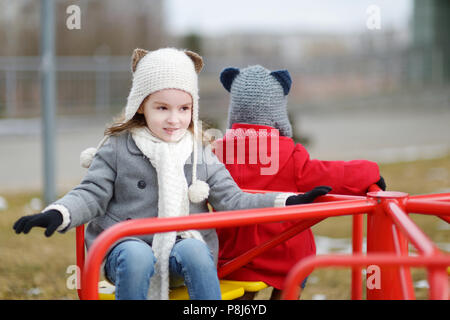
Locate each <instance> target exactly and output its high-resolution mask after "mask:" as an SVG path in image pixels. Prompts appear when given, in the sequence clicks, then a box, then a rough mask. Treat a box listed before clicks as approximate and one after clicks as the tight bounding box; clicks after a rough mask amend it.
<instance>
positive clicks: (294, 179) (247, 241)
mask: <svg viewBox="0 0 450 320" xmlns="http://www.w3.org/2000/svg"><path fill="white" fill-rule="evenodd" d="M238 129H240V130H238ZM248 129H253V130H255V131H254V133H255V137H254V138H249V133H251V131H248ZM239 132H241V137H236V135H239V134H237V133H239ZM243 132H246V133H245V134H242V133H243ZM265 133H271V134H275V135H276V136H278V130H277V129H274V128H272V127H269V126H262V125H250V124H234V125H233V126H232V129H231V130H228V131H227V134H226V135H225V137H224V138H223V139H221V140H218V141H216V143H215V153H216V155H217V156H218V158H219V159H220V160H221V161H222V162H224V163H225V166H226V168H227V169H228V170H229V171H230V173H231V175H232V177H233V178H234V180H235V181H236V183H237V184H238V185H239V187H241V188H242V189H259V190H276V191H287V192H306V191H308V190H311V189H313V188H314V187H316V186H319V185H328V186H331V187H332V188H333V190H332V191H331V192H330V193H336V194H347V195H364V194H365V193H366V191H367V189H368V187H369V186H370V185H372V184H373V183H375V182H377V181H378V180H379V179H380V175H379V170H378V165H377V164H376V163H374V162H371V161H367V160H352V161H320V160H313V159H310V157H309V154H308V151H307V150H306V149H305V147H303V146H302V145H301V144H295V143H294V141H293V140H292V139H291V138H288V137H283V136H280V137H279V148H278V149H279V158H278V159H279V160H278V163H279V166H278V170H277V172H276V173H275V174H272V175H262V174H261V168H268V167H270V166H271V164H270V163H268V162H267V161H265V162H264V161H262V162H263V163H266V164H265V165H262V164H261V163H260V162H259V158H258V161H257V163H256V164H249V159H250V158H249V149H250V148H249V139H258V143H259V141H260V139H261V137H264V136H265ZM230 139H235V140H234V161H233V160H231V159H233V157H230V158H229V159H227V149H226V143H227V141H228V142H229V141H230ZM243 139H245V143H246V144H245V153H246V154H245V156H246V157H245V162H244V161H242V160H243V159H242V155H241V161H240V162H239V163H243V164H238V161H237V160H238V154H237V148H238V145H239V141H240V142H241V143H242V142H244V141H243ZM264 139H266V140H265V141H266V142H267V146H268V147H267V149H268V150H269V151H268V154H269V155H268V157H269V158H272V159H274V156H272V155H271V151H270V150H271V147H270V146H271V140H270V139H272V138H270V137H268V138H266V137H265V138H264ZM252 143H253V145H257V144H256V143H254V141H253V142H252ZM241 149H242V148H241ZM258 150H259V149H258ZM253 163H254V162H253ZM296 223H298V221H289V222H277V223H266V224H260V225H250V226H242V227H233V228H222V229H217V233H218V236H219V246H220V247H219V267H220V266H221V265H223V264H224V263H226V262H228V261H230V260H231V259H233V258H235V257H237V256H239V255H241V254H243V253H244V252H246V251H247V250H249V249H251V248H253V247H255V246H257V245H259V244H261V243H263V242H265V241H266V240H268V239H271V238H273V237H274V236H276V235H278V234H280V233H281V232H283V231H284V230H286V229H287V228H289V227H290V226H292V225H294V224H296ZM315 253H316V245H315V243H314V236H313V234H312V232H311V229H307V230H305V231H303V232H301V233H300V234H298V235H296V236H294V237H293V238H291V239H289V240H287V241H286V242H284V243H281V244H280V245H278V246H277V247H275V248H272V249H271V250H269V251H267V252H265V253H263V254H262V255H260V256H258V257H256V258H254V259H253V260H252V261H250V262H249V263H248V264H247V265H245V266H243V267H241V268H240V269H238V270H236V271H234V272H233V273H231V274H229V275H228V276H226V278H227V279H232V280H245V281H264V282H265V283H267V284H268V285H270V286H273V287H275V288H277V289H281V288H282V284H283V281H284V278H285V276H286V274H287V273H288V272H289V270H290V269H291V268H292V267H293V266H294V265H295V264H296V263H297V262H298V261H299V260H301V259H303V258H305V257H307V256H310V255H315Z"/></svg>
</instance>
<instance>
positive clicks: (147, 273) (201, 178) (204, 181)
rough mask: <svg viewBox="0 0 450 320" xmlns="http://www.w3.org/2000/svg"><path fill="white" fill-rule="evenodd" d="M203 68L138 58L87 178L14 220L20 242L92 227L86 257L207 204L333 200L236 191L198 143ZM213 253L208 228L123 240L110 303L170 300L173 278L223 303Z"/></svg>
mask: <svg viewBox="0 0 450 320" xmlns="http://www.w3.org/2000/svg"><path fill="white" fill-rule="evenodd" d="M202 66H203V61H202V58H201V57H200V56H199V55H197V54H196V53H194V52H191V51H181V50H177V49H173V48H165V49H159V50H156V51H153V52H148V51H146V50H142V49H136V50H135V51H134V52H133V56H132V72H133V85H132V88H131V91H130V94H129V96H128V100H127V106H126V108H125V110H124V114H123V117H122V119H121V120H120V121H118V122H116V123H115V124H114V125H112V126H111V127H110V128H108V129H107V130H106V132H105V133H106V134H105V138H104V139H103V140H102V142H101V143H100V145H99V147H98V148H97V149H94V148H90V149H87V150H85V151H84V152H83V153H82V156H81V162H82V165H83V166H85V167H88V168H89V170H88V172H87V174H86V176H85V177H84V179H83V180H82V182H81V183H80V184H79V185H78V186H77V187H75V188H74V189H73V190H71V191H70V192H69V193H67V194H66V195H65V196H64V197H62V198H61V199H59V200H57V201H56V202H55V203H53V204H51V205H50V206H48V207H47V208H45V209H44V210H43V212H42V213H39V214H35V215H31V216H25V217H22V218H20V219H19V220H18V221H17V222H16V223H15V224H14V229H15V230H16V233H20V232H24V233H28V232H29V230H30V229H31V228H32V227H34V226H39V227H44V228H46V231H45V234H46V236H50V235H51V234H53V232H54V231H55V230H57V231H59V232H66V231H67V230H69V229H71V228H74V227H76V226H79V225H82V224H85V223H88V226H87V228H86V236H85V238H86V246H87V248H88V249H89V247H90V246H91V244H92V242H93V241H94V240H95V238H96V237H97V236H98V235H99V234H100V233H101V232H102V231H104V230H105V229H107V228H109V227H110V226H112V225H114V224H116V223H118V222H121V221H125V220H128V219H139V218H148V217H160V218H164V217H178V216H186V215H191V214H196V213H204V212H208V207H207V202H209V203H210V204H211V205H212V206H213V208H214V209H215V210H216V211H222V210H239V209H248V208H262V207H275V206H284V205H286V204H289V205H290V204H301V203H309V202H312V201H313V200H314V199H315V198H316V197H318V196H320V195H323V194H326V193H327V192H328V191H330V188H329V187H318V188H315V189H314V190H312V191H310V192H307V193H305V194H303V195H293V194H284V193H268V194H249V193H244V192H242V191H241V190H240V189H239V187H238V186H237V185H236V183H235V182H234V181H233V179H232V177H231V176H230V174H229V172H228V171H227V170H226V168H225V167H224V165H223V164H222V163H221V162H220V161H219V160H218V159H217V158H216V156H215V155H214V154H213V153H212V152H211V150H210V148H208V147H205V146H202V144H201V143H197V137H198V136H199V135H200V134H199V132H197V131H198V128H197V121H198V80H197V73H199V72H200V70H201V69H202ZM188 186H189V187H188ZM217 254H218V240H217V235H216V232H215V230H214V229H209V230H188V231H183V232H167V233H161V234H155V235H146V236H136V237H131V238H125V239H121V240H120V241H118V242H117V243H115V244H114V245H113V247H112V248H111V249H110V250H109V252H108V254H107V256H106V259H105V275H106V277H107V278H108V279H109V280H110V281H111V282H113V283H114V284H115V285H116V299H146V298H147V297H149V298H151V299H168V296H169V274H170V276H171V280H172V279H176V278H180V279H183V280H184V282H185V284H186V286H187V288H188V292H189V296H190V298H191V299H221V294H220V286H219V280H218V278H217V270H216V264H217ZM150 280H151V281H150Z"/></svg>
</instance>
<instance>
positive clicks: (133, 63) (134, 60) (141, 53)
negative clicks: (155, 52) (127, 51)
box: [131, 48, 148, 72]
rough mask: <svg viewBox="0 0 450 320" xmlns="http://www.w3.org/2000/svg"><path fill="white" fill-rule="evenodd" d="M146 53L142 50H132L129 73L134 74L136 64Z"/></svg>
mask: <svg viewBox="0 0 450 320" xmlns="http://www.w3.org/2000/svg"><path fill="white" fill-rule="evenodd" d="M147 53H148V51H147V50H144V49H139V48H137V49H134V51H133V55H132V56H131V71H133V72H135V71H136V68H137V64H138V62H139V61H140V60H141V59H142V57H144V56H145V55H146V54H147Z"/></svg>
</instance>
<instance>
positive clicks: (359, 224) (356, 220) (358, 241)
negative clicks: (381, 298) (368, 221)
mask: <svg viewBox="0 0 450 320" xmlns="http://www.w3.org/2000/svg"><path fill="white" fill-rule="evenodd" d="M368 191H369V192H377V191H382V190H381V188H380V187H379V186H378V185H376V184H372V185H371V186H370V187H369V190H368ZM363 226H364V216H363V215H362V214H356V215H353V226H352V248H353V254H362V253H363V239H364V232H363ZM362 295H363V289H362V269H361V268H360V267H355V268H353V269H352V293H351V298H352V300H362Z"/></svg>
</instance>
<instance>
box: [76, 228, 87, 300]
mask: <svg viewBox="0 0 450 320" xmlns="http://www.w3.org/2000/svg"><path fill="white" fill-rule="evenodd" d="M76 256H77V267H78V270H77V282H78V281H80V283H77V292H78V298H80V300H83V296H82V295H83V292H82V290H81V285H82V282H83V281H82V277H83V268H84V258H85V249H84V225H81V226H78V227H76Z"/></svg>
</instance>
